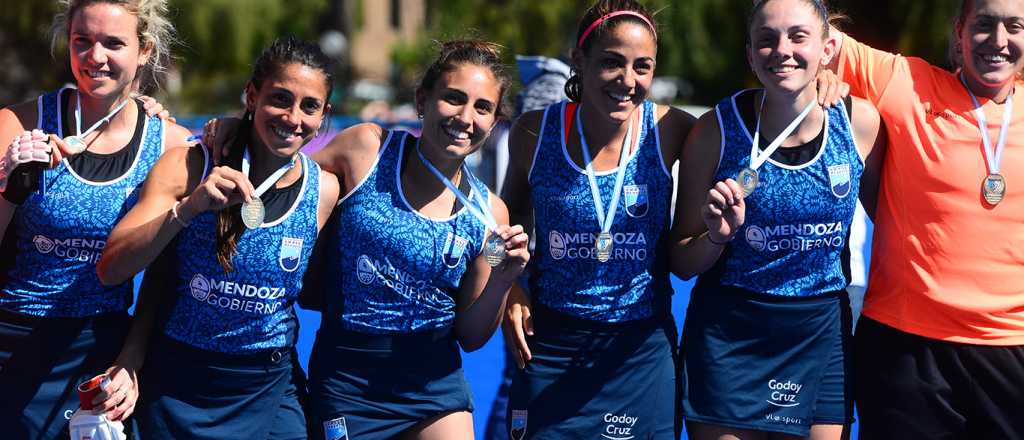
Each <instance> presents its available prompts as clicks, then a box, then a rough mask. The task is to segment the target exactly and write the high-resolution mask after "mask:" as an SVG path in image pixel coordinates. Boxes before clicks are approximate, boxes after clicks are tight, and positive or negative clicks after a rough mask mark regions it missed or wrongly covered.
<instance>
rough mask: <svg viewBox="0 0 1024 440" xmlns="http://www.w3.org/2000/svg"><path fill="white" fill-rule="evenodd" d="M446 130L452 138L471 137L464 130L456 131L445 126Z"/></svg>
mask: <svg viewBox="0 0 1024 440" xmlns="http://www.w3.org/2000/svg"><path fill="white" fill-rule="evenodd" d="M444 132H445V133H448V136H451V137H452V139H455V140H463V139H469V133H466V132H464V131H456V130H453V129H451V128H448V127H445V128H444Z"/></svg>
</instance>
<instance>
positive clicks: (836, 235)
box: [744, 222, 845, 252]
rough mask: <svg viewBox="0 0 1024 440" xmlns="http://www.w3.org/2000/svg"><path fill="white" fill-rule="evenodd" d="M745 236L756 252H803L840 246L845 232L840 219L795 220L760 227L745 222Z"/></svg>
mask: <svg viewBox="0 0 1024 440" xmlns="http://www.w3.org/2000/svg"><path fill="white" fill-rule="evenodd" d="M744 237H745V238H746V239H747V244H748V245H750V248H751V249H754V250H755V251H758V252H763V251H769V252H775V251H780V250H782V251H797V252H804V251H811V250H815V249H822V248H837V247H841V246H842V245H843V239H844V237H845V233H844V232H843V224H842V223H841V222H832V223H798V224H792V225H771V226H763V227H762V226H757V225H748V226H747V231H746V233H744Z"/></svg>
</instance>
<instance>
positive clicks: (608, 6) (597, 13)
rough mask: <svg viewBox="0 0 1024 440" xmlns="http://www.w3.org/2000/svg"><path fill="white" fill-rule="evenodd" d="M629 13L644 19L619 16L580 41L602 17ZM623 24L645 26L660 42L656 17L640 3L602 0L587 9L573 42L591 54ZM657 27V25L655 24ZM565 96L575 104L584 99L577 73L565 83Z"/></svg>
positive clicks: (626, 0)
mask: <svg viewBox="0 0 1024 440" xmlns="http://www.w3.org/2000/svg"><path fill="white" fill-rule="evenodd" d="M619 11H629V12H635V13H637V14H640V15H641V16H643V17H644V18H646V19H647V21H644V19H643V18H640V17H637V16H636V15H631V14H624V15H617V16H615V17H611V18H608V19H606V20H605V21H603V22H601V23H600V24H598V25H597V27H595V28H594V29H593V30H591V31H590V33H589V34H587V38H586V39H584V40H583V41H580V39H581V38H583V33H584V32H586V31H587V29H589V28H590V26H591V25H593V24H594V22H596V21H597V20H600V19H601V17H604V16H605V15H608V14H611V13H613V12H619ZM621 23H634V24H637V25H640V26H643V27H644V28H645V29H648V30H650V31H651V36H652V37H654V40H655V42H657V40H658V33H657V30H656V29H651V28H650V25H652V24H654V23H655V21H654V17H653V16H652V15H651V13H650V12H649V11H647V8H644V6H643V5H641V4H640V2H638V1H636V0H600V1H598V2H597V3H595V4H594V5H593V6H591V7H590V8H589V9H587V12H585V13H584V14H583V18H581V19H580V24H579V26H578V27H577V29H576V39H575V40H573V41H575V42H578V45H577V47H576V49H577V50H582V51H583V53H584V54H587V53H590V48H591V47H593V46H594V42H595V41H599V40H601V39H602V38H604V36H605V35H606V34H607V33H608V32H609V31H611V30H612V29H615V26H618V25H619V24H621ZM654 25H655V26H656V24H654ZM565 96H568V97H569V99H571V100H573V101H574V102H580V100H582V99H583V91H582V90H581V83H580V77H579V75H577V74H576V73H575V72H573V74H572V76H570V77H569V80H568V81H566V83H565Z"/></svg>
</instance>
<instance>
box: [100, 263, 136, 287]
mask: <svg viewBox="0 0 1024 440" xmlns="http://www.w3.org/2000/svg"><path fill="white" fill-rule="evenodd" d="M116 267H117V265H115V264H112V263H110V259H109V258H100V262H99V263H97V264H96V276H97V277H98V278H99V279H100V284H102V285H104V286H106V287H112V286H116V285H118V284H121V283H123V282H125V280H127V279H128V277H127V276H125V275H124V274H120V273H117V272H118V271H117V270H116Z"/></svg>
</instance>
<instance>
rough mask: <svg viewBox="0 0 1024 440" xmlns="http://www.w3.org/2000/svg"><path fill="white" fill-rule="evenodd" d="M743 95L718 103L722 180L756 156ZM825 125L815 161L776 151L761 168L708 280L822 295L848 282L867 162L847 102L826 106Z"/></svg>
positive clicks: (719, 175) (718, 176) (785, 292)
mask: <svg viewBox="0 0 1024 440" xmlns="http://www.w3.org/2000/svg"><path fill="white" fill-rule="evenodd" d="M740 93H742V92H740ZM737 96H739V93H737V94H736V95H734V96H732V97H731V98H726V99H724V100H722V102H720V103H719V104H718V105H717V106H716V107H715V112H716V115H717V116H718V121H719V124H720V127H721V131H722V159H721V162H720V163H719V166H718V171H717V172H716V174H715V181H720V180H724V179H726V178H736V175H737V174H739V172H740V170H742V169H743V168H746V167H747V166H749V164H750V145H751V144H752V143H753V138H752V137H751V133H750V132H749V131H748V130H747V127H746V125H744V123H743V120H742V119H741V117H740V116H739V112H738V111H737V108H736V97H737ZM825 127H827V129H826V130H825V132H824V133H823V137H822V141H821V148H819V151H818V155H817V157H815V158H814V159H812V160H811V161H810V162H808V163H805V164H802V165H799V166H789V165H785V164H782V163H779V162H776V161H774V160H772V159H769V160H768V161H766V162H765V163H764V165H762V166H761V167H760V168H759V169H758V170H757V173H758V177H759V178H760V184H759V185H758V187H757V189H756V190H755V191H754V193H753V194H751V195H750V196H749V197H747V199H746V207H747V208H746V220H745V223H744V225H743V227H742V228H741V229H740V230H739V231H738V233H737V235H736V238H735V239H734V240H733V241H732V242H731V243H730V244H729V246H728V249H727V250H726V252H725V253H723V256H722V257H721V258H720V259H719V261H718V263H717V265H716V267H715V268H714V269H712V270H711V271H709V272H708V273H707V274H705V275H702V278H709V279H706V280H702V283H701V284H708V283H707V282H708V281H712V280H711V278H717V279H716V280H714V281H716V282H717V283H720V284H722V285H726V286H732V287H737V288H740V289H744V290H748V291H752V292H758V293H766V294H771V295H782V296H815V295H821V294H825V293H828V292H833V291H836V290H840V289H843V288H845V287H846V279H845V277H844V276H843V270H842V264H841V262H840V254H841V252H842V250H843V246H844V240H846V236H847V231H848V230H849V228H850V221H851V220H852V219H853V213H854V210H855V209H856V207H857V196H858V194H859V192H860V176H861V174H862V173H863V172H864V163H863V161H862V160H861V157H860V154H859V153H858V151H857V146H856V144H855V143H854V139H853V133H852V131H851V126H850V119H849V117H848V114H847V111H846V107H845V104H841V105H837V106H835V107H832V108H831V109H829V110H828V111H827V112H826V113H825ZM710 284H714V283H710Z"/></svg>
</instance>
